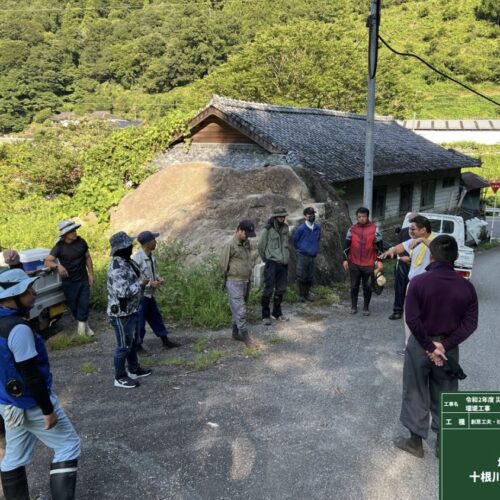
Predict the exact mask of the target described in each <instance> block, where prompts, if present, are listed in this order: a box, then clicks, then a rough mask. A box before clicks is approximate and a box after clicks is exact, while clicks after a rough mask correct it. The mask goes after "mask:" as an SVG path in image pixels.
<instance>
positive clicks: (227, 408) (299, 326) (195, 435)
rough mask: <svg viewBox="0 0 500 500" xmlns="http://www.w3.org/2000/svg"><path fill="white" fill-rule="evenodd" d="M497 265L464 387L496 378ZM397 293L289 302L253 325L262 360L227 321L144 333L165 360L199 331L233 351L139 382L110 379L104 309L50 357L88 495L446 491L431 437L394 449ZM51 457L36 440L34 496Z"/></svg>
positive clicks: (478, 275)
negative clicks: (92, 331)
mask: <svg viewBox="0 0 500 500" xmlns="http://www.w3.org/2000/svg"><path fill="white" fill-rule="evenodd" d="M499 262H500V250H499V249H493V250H491V251H488V252H484V253H481V254H479V255H478V257H477V262H476V264H477V265H476V268H475V270H474V279H473V281H474V282H475V284H476V286H477V287H478V291H479V296H480V302H481V327H480V330H479V331H478V332H477V333H476V334H475V336H474V337H473V338H472V339H470V340H469V341H468V343H467V344H466V345H465V346H464V349H463V351H462V360H461V361H462V364H463V366H464V370H465V371H466V372H467V373H468V374H469V378H468V379H467V380H466V381H465V383H464V384H463V385H462V386H461V387H462V389H469V390H472V389H474V390H495V389H498V388H499V387H500V375H499V373H498V367H497V360H498V354H499V352H498V351H499V347H498V339H497V335H496V333H497V332H498V328H497V325H498V323H497V322H496V319H495V318H496V312H495V311H496V309H497V307H498V291H497V289H496V287H497V285H496V283H497V282H498V280H499V279H500V271H499V270H498V263H499ZM391 302H392V292H391V291H390V290H386V291H385V292H384V294H383V295H382V296H381V297H376V298H375V299H374V302H373V306H372V316H371V317H369V318H365V317H362V316H351V315H349V313H348V308H347V307H345V306H333V307H331V306H329V307H326V306H323V307H318V308H314V309H313V310H312V312H310V311H307V310H305V309H304V308H302V307H300V306H299V307H294V308H293V310H292V309H291V308H289V310H288V312H290V313H291V316H292V320H291V321H290V322H288V323H284V324H279V325H273V327H271V328H270V329H267V330H264V327H262V326H260V325H258V326H255V327H254V328H253V331H254V333H255V337H256V338H259V340H260V342H261V344H262V350H261V352H260V355H259V356H258V357H253V356H249V355H245V352H244V350H243V346H242V345H241V344H239V343H235V342H232V341H231V340H229V332H226V331H218V332H189V331H181V330H174V332H173V335H174V338H175V339H177V340H180V341H182V342H183V343H184V346H183V347H182V348H181V349H177V350H175V352H168V353H166V354H165V353H164V352H162V351H161V350H160V347H159V342H158V341H157V339H156V338H154V337H153V336H150V335H149V334H148V336H147V337H146V338H147V343H146V347H147V348H149V349H150V350H151V351H153V352H155V355H154V358H153V359H154V362H155V363H158V362H159V361H161V360H164V359H167V358H168V359H171V358H174V357H179V356H184V357H188V358H192V357H193V355H194V354H193V353H192V348H193V345H194V344H193V342H194V340H195V339H196V338H199V337H200V336H204V337H207V338H208V339H210V341H209V344H208V346H207V349H212V348H217V349H220V350H222V351H223V352H224V353H225V356H224V357H223V358H222V359H221V360H220V361H219V362H218V364H216V365H215V366H213V367H212V368H210V369H208V370H206V371H194V370H193V369H192V368H189V367H185V366H180V367H173V366H157V367H153V368H154V373H153V375H152V376H151V377H149V378H147V379H144V381H143V383H142V385H141V387H140V388H138V389H136V390H132V391H126V390H122V389H115V388H114V387H113V385H112V381H113V370H112V352H113V348H114V339H113V334H112V332H111V330H110V328H109V326H108V324H107V322H106V321H105V319H104V318H103V317H101V316H98V317H95V318H94V324H97V323H98V324H99V328H98V330H99V333H98V341H97V342H96V343H94V344H91V345H87V346H84V347H79V348H74V349H69V350H66V351H59V352H54V353H52V355H51V359H52V366H53V372H54V376H55V381H56V383H55V390H56V392H57V393H58V394H59V398H60V402H61V403H62V405H63V406H64V407H65V408H66V410H67V412H68V414H69V415H70V416H71V418H72V420H73V422H74V424H75V427H76V428H77V430H78V432H79V433H80V436H81V438H82V445H83V455H82V459H81V469H80V476H79V483H78V498H80V499H82V500H83V499H104V498H110V499H111V498H112V499H116V498H120V499H136V498H138V497H140V498H146V499H235V498H238V499H240V498H252V499H254V498H258V499H274V498H279V499H281V498H294V499H303V498H315V499H332V498H334V499H351V498H352V499H383V500H386V499H415V500H422V499H433V498H437V491H438V461H437V459H436V458H435V457H434V455H433V453H432V449H433V446H434V438H433V437H432V438H431V439H430V441H429V447H430V448H427V447H426V448H425V450H426V455H425V457H424V459H422V460H419V459H416V458H413V457H411V456H409V455H407V454H405V453H404V452H401V451H399V450H397V449H395V448H393V446H392V438H393V437H394V436H395V435H396V434H398V433H399V432H400V431H401V430H402V429H401V426H400V424H399V423H398V417H399V409H400V395H401V371H402V362H403V358H402V357H400V356H398V355H397V354H396V353H395V351H396V349H398V348H400V347H401V345H402V342H403V330H402V324H401V322H393V321H389V320H388V319H387V316H388V315H389V313H390V311H391ZM148 359H151V358H148ZM88 363H91V365H89V364H88ZM82 365H83V367H87V368H89V367H90V368H92V367H95V368H96V369H97V371H96V372H94V373H91V374H88V375H85V374H83V373H82V372H81V370H82ZM90 371H92V370H90ZM213 424H217V425H216V426H215V425H213ZM49 462H50V454H49V452H48V451H47V450H46V449H44V448H43V446H41V445H40V446H38V448H37V452H36V459H35V461H34V464H33V465H31V466H30V467H29V468H28V474H29V479H30V484H31V488H32V493H33V494H44V495H47V493H48V470H49Z"/></svg>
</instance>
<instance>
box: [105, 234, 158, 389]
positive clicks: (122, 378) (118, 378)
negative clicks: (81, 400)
mask: <svg viewBox="0 0 500 500" xmlns="http://www.w3.org/2000/svg"><path fill="white" fill-rule="evenodd" d="M133 241H134V240H133V239H132V238H131V237H130V236H128V235H127V233H125V232H123V231H120V232H118V233H116V234H114V235H113V236H111V238H110V240H109V242H110V243H111V255H112V257H113V259H112V260H111V262H110V264H109V269H108V283H107V284H108V310H107V312H108V316H109V319H110V322H111V325H112V326H113V328H114V330H115V333H116V344H117V345H116V351H115V357H114V362H115V382H114V385H115V387H121V388H123V389H133V388H135V387H137V386H138V385H139V381H138V380H137V379H138V378H141V377H147V376H148V375H151V370H147V369H142V368H141V367H140V366H139V360H138V358H137V343H138V337H139V308H140V306H141V301H142V295H143V293H144V287H145V286H146V285H147V284H148V283H149V279H147V278H144V277H143V276H142V275H141V271H140V269H139V267H138V266H137V264H136V263H135V262H134V261H133V260H132V259H131V257H132V244H133ZM125 361H126V362H127V364H128V370H126V369H125Z"/></svg>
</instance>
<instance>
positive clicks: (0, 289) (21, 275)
mask: <svg viewBox="0 0 500 500" xmlns="http://www.w3.org/2000/svg"><path fill="white" fill-rule="evenodd" d="M37 279H38V277H35V278H30V277H29V276H28V275H27V274H26V273H25V272H24V271H23V270H22V269H9V270H8V271H5V272H3V273H1V274H0V300H4V299H10V298H12V297H17V296H18V295H22V294H23V293H24V292H26V290H27V289H28V287H29V286H30V285H31V284H32V283H33V282H35V281H36V280H37Z"/></svg>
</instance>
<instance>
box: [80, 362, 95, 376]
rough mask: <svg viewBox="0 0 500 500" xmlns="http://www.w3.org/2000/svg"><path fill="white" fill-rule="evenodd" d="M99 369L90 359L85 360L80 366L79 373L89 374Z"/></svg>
mask: <svg viewBox="0 0 500 500" xmlns="http://www.w3.org/2000/svg"><path fill="white" fill-rule="evenodd" d="M98 371H99V368H98V367H97V366H96V365H95V364H94V363H92V362H91V361H85V362H83V363H82V364H81V366H80V373H81V374H82V375H91V374H92V373H96V372H98Z"/></svg>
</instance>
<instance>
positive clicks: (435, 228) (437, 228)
mask: <svg viewBox="0 0 500 500" xmlns="http://www.w3.org/2000/svg"><path fill="white" fill-rule="evenodd" d="M431 229H432V232H433V233H440V232H441V219H438V220H436V219H431Z"/></svg>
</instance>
